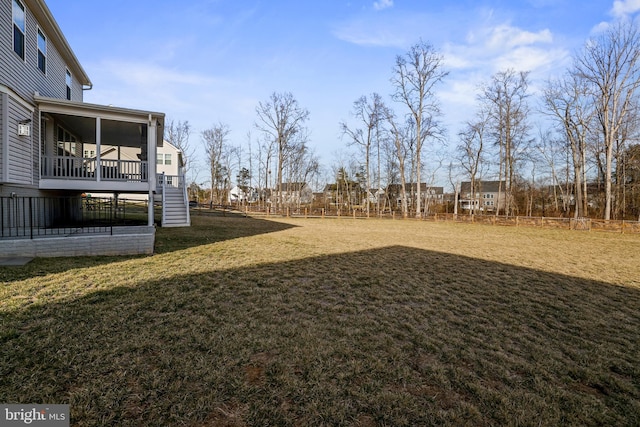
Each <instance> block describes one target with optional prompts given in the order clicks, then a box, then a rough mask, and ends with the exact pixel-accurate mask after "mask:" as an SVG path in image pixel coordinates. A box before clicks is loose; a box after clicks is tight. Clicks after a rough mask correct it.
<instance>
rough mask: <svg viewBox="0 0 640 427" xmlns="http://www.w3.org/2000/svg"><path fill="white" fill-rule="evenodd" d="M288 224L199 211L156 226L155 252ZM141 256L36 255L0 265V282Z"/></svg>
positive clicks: (255, 232)
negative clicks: (182, 221)
mask: <svg viewBox="0 0 640 427" xmlns="http://www.w3.org/2000/svg"><path fill="white" fill-rule="evenodd" d="M239 221H240V222H239ZM292 227H295V226H293V225H290V224H283V223H280V222H277V221H267V220H262V219H256V218H251V217H244V215H242V214H238V213H233V212H226V213H224V214H222V213H221V212H217V211H211V212H209V211H203V212H201V213H199V214H197V215H194V216H193V217H192V226H191V227H176V228H162V227H159V228H157V229H156V244H155V253H156V254H162V253H167V252H172V251H178V250H182V249H186V248H190V247H195V246H200V245H207V244H211V243H215V242H221V241H224V240H229V239H236V238H240V237H250V236H254V235H258V234H264V233H273V232H277V231H282V230H286V229H289V228H292ZM145 256H146V255H140V256H131V255H126V256H101V257H96V256H91V257H60V258H36V259H35V260H33V261H31V262H30V263H28V264H26V265H23V266H12V267H0V285H1V284H2V282H8V281H16V280H25V279H28V278H31V277H38V276H46V275H48V274H56V273H61V272H63V271H68V270H72V269H81V268H87V267H95V266H97V265H104V264H109V263H112V262H118V261H122V260H125V259H133V258H141V257H145Z"/></svg>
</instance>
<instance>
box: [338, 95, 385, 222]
mask: <svg viewBox="0 0 640 427" xmlns="http://www.w3.org/2000/svg"><path fill="white" fill-rule="evenodd" d="M383 109H384V103H383V101H382V97H380V95H378V94H377V93H373V94H371V96H370V97H369V98H367V96H361V97H360V98H358V99H357V100H356V101H355V102H354V103H353V116H354V117H355V118H356V119H357V120H358V121H359V122H360V123H361V125H363V128H361V127H356V128H350V127H349V126H348V125H347V123H346V122H342V123H340V129H341V131H342V134H343V135H346V136H348V137H349V139H350V140H351V142H352V143H353V144H357V145H359V146H360V147H361V148H362V150H363V151H364V157H365V178H366V189H365V194H366V195H367V201H366V213H367V216H369V197H368V195H369V191H370V190H371V149H372V146H373V143H374V142H377V141H376V140H377V139H378V136H379V133H378V126H379V124H380V121H381V120H382V119H383V114H382V113H383ZM378 152H379V150H378ZM379 167H380V165H379V159H378V170H379Z"/></svg>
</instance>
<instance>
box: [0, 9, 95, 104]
mask: <svg viewBox="0 0 640 427" xmlns="http://www.w3.org/2000/svg"><path fill="white" fill-rule="evenodd" d="M23 4H24V6H25V10H26V35H25V37H26V41H25V45H26V46H25V47H26V49H25V60H24V61H23V60H22V59H21V58H20V57H19V56H18V55H16V54H15V52H14V51H13V21H12V16H11V7H12V2H11V1H7V0H2V1H0V84H4V85H6V86H8V87H10V88H11V89H13V90H14V91H15V92H16V93H18V94H19V95H20V96H22V97H23V98H24V99H25V100H29V101H30V102H31V101H32V97H33V93H34V91H37V92H39V93H40V95H43V96H48V97H51V98H61V99H66V97H67V89H66V82H65V73H66V69H67V64H65V62H64V60H63V59H62V57H61V55H60V53H59V51H58V49H57V47H56V46H55V45H54V44H53V42H52V39H51V38H50V36H49V34H47V33H46V31H45V30H44V29H42V28H41V30H42V32H43V33H44V34H45V36H46V37H47V74H46V75H45V74H43V73H42V71H40V69H39V68H38V35H37V34H38V28H39V27H38V22H37V21H36V18H35V16H34V15H33V14H32V13H31V11H30V10H29V7H28V6H27V5H26V3H24V2H23ZM71 74H72V77H74V78H73V87H72V90H71V96H72V100H73V101H79V102H81V101H82V100H83V93H82V85H81V84H80V82H79V80H78V79H77V78H75V76H73V71H72V72H71Z"/></svg>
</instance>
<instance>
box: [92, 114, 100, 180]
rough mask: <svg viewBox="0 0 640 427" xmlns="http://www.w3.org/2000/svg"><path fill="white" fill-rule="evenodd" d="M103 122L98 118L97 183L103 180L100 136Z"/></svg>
mask: <svg viewBox="0 0 640 427" xmlns="http://www.w3.org/2000/svg"><path fill="white" fill-rule="evenodd" d="M101 127H102V122H101V119H100V117H96V170H95V171H94V172H95V175H96V181H98V182H100V181H101V178H102V166H101V165H100V161H101V160H100V151H101V148H100V143H101V138H100V135H101V134H102V130H101Z"/></svg>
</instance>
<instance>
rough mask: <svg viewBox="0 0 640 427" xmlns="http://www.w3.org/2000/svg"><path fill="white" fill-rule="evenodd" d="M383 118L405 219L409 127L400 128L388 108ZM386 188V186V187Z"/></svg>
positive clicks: (406, 210) (407, 210) (406, 212)
mask: <svg viewBox="0 0 640 427" xmlns="http://www.w3.org/2000/svg"><path fill="white" fill-rule="evenodd" d="M383 112H384V117H385V119H386V121H387V123H388V125H389V135H390V139H391V141H392V142H393V147H394V148H395V152H394V154H395V157H396V160H397V161H398V175H399V176H400V192H401V193H400V194H401V200H402V216H403V217H404V218H406V217H407V216H409V207H408V205H407V182H406V180H407V178H406V170H405V169H406V168H405V161H406V158H407V151H408V149H407V145H408V144H407V140H408V139H409V138H408V137H407V135H408V134H409V131H408V129H409V128H410V127H411V126H410V125H408V124H407V125H406V126H402V125H401V124H400V123H398V121H397V119H396V117H395V114H394V112H393V110H391V109H390V108H388V107H385V108H384V109H383ZM387 188H388V186H387Z"/></svg>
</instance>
